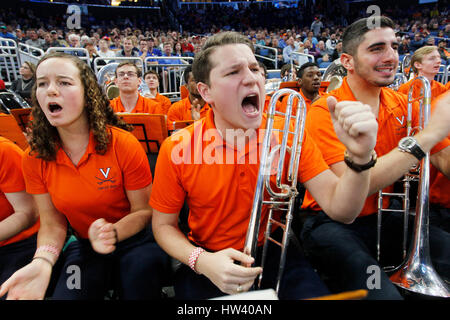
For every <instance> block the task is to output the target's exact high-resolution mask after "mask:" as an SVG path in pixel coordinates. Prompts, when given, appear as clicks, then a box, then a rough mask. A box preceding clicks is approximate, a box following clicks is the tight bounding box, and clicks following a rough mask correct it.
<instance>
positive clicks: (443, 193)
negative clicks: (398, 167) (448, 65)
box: [430, 98, 450, 208]
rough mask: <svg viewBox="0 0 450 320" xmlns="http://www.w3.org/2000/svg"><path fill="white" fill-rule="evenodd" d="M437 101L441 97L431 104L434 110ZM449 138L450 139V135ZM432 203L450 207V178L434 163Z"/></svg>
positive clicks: (431, 165) (431, 177) (432, 167)
mask: <svg viewBox="0 0 450 320" xmlns="http://www.w3.org/2000/svg"><path fill="white" fill-rule="evenodd" d="M437 101H439V98H437V99H436V100H435V101H434V102H433V104H432V105H431V110H432V111H433V109H434V107H435V106H436V103H437ZM447 138H448V139H450V135H449V136H447ZM430 203H434V204H438V205H440V206H442V207H444V208H450V179H448V178H447V177H446V176H445V175H443V174H442V173H441V172H440V171H439V170H438V169H436V167H435V166H433V164H432V163H430Z"/></svg>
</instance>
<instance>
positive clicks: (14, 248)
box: [0, 234, 36, 300]
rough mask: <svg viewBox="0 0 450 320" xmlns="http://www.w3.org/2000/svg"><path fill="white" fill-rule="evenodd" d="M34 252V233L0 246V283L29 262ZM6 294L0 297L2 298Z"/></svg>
mask: <svg viewBox="0 0 450 320" xmlns="http://www.w3.org/2000/svg"><path fill="white" fill-rule="evenodd" d="M35 252H36V234H35V235H32V236H31V237H29V238H27V239H24V240H21V241H18V242H14V243H11V244H7V245H6V246H2V247H0V285H1V284H2V283H3V282H5V281H6V280H8V278H9V277H10V276H12V275H13V273H14V272H16V271H17V270H19V269H21V268H22V267H24V266H26V265H27V264H29V263H30V262H31V259H32V258H33V256H34V253H35ZM5 298H6V296H4V297H3V298H0V300H4V299H5Z"/></svg>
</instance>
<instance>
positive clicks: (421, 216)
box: [377, 76, 450, 297]
mask: <svg viewBox="0 0 450 320" xmlns="http://www.w3.org/2000/svg"><path fill="white" fill-rule="evenodd" d="M416 81H419V82H420V83H421V84H422V90H421V94H420V96H419V97H417V98H413V97H412V94H413V90H414V83H415V82H416ZM415 101H420V111H419V127H418V128H417V129H418V130H421V129H423V128H424V127H425V126H426V125H427V123H428V118H429V116H430V104H431V87H430V83H429V81H428V80H427V79H426V78H425V77H422V76H419V77H416V78H415V79H414V81H413V82H412V85H411V87H410V90H409V92H408V116H407V134H408V136H409V135H412V134H413V129H415V128H412V124H411V123H412V120H411V119H412V104H413V103H414V102H415ZM415 169H417V168H415ZM417 171H418V172H419V173H418V174H413V173H411V172H410V173H407V174H406V175H405V177H404V179H403V181H404V193H403V194H402V193H400V194H393V193H383V191H382V190H381V191H379V198H378V221H377V258H378V260H379V258H380V230H381V214H382V212H383V211H393V210H389V209H383V208H382V204H383V201H382V197H383V195H394V196H395V195H396V196H400V197H402V198H403V199H404V202H403V210H400V211H402V212H403V213H404V230H403V232H404V234H403V258H404V260H403V262H402V264H401V265H400V266H397V267H394V268H390V270H389V271H392V272H393V274H392V275H391V276H390V279H391V281H392V282H393V283H394V284H395V285H397V286H399V287H401V288H403V289H405V290H408V291H411V292H415V293H419V294H424V295H430V296H436V297H450V291H449V289H448V288H447V285H446V284H445V282H444V281H443V280H442V279H441V278H440V276H439V275H438V274H437V273H436V271H435V269H434V268H433V264H432V262H431V257H430V246H429V187H430V186H429V180H430V176H429V175H430V154H429V152H428V153H426V155H425V157H424V158H423V159H422V160H421V161H420V163H419V169H417ZM414 179H417V181H418V185H419V188H418V193H417V202H416V210H415V211H416V213H415V222H414V233H413V238H412V242H411V245H410V247H409V251H408V252H407V251H406V242H407V234H408V227H407V225H408V215H409V182H410V181H412V180H414Z"/></svg>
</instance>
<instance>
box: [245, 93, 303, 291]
mask: <svg viewBox="0 0 450 320" xmlns="http://www.w3.org/2000/svg"><path fill="white" fill-rule="evenodd" d="M285 95H289V96H288V101H287V107H286V113H282V112H279V111H276V103H277V101H278V100H279V99H280V98H281V97H283V96H285ZM294 98H297V99H298V104H297V113H296V115H293V112H294V111H295V110H294V109H293V103H294ZM275 116H281V117H282V118H283V119H284V127H283V129H282V130H280V129H275V128H274V118H275ZM291 119H292V120H293V122H294V131H290V125H291ZM305 119H306V104H305V101H304V100H303V98H302V96H301V95H300V94H299V93H298V92H296V91H294V90H291V89H280V90H278V91H276V92H275V93H274V94H273V96H272V98H271V100H270V104H269V108H268V111H267V123H266V131H265V135H264V141H263V146H262V153H261V157H260V167H259V172H258V179H257V182H256V187H255V193H254V198H253V207H252V212H251V215H250V220H249V227H248V229H247V235H246V239H245V244H244V253H246V254H248V255H250V256H252V257H255V256H256V251H257V245H258V237H259V228H260V223H261V212H262V210H263V208H264V209H265V210H268V211H269V213H268V220H267V225H266V230H265V236H264V245H263V251H262V256H261V266H262V267H263V270H264V263H265V260H266V255H267V248H268V241H272V242H273V243H275V244H277V245H278V246H280V247H281V256H280V264H279V269H278V274H277V282H276V289H275V291H276V292H277V294H278V291H279V287H280V282H281V277H282V275H283V271H284V265H285V262H286V248H287V246H288V243H289V234H290V229H291V222H292V218H293V209H294V203H295V198H296V196H297V195H298V191H297V172H298V165H299V161H300V154H301V148H302V142H303V132H304V127H305ZM275 132H278V133H279V134H281V137H280V138H281V139H279V140H277V143H279V141H280V140H281V143H280V144H276V145H274V143H273V134H274V133H275ZM288 140H291V141H292V145H291V146H288ZM287 152H289V153H290V155H289V159H288V166H287V170H288V172H287V173H286V172H285V170H284V169H285V168H286V166H285V159H286V156H287V154H286V153H287ZM273 164H274V165H276V177H275V185H276V189H277V190H274V189H272V186H271V169H272V165H273ZM283 178H285V181H282V179H283ZM274 211H284V212H286V218H285V223H283V222H281V221H278V220H276V219H275V218H274V217H273V213H274ZM273 224H274V225H276V226H279V227H281V228H282V229H283V238H282V242H281V243H280V242H278V241H276V240H275V239H273V238H272V237H270V231H271V230H272V225H273ZM262 277H263V273H261V274H260V276H259V279H258V283H257V284H255V285H256V288H257V289H259V288H260V287H261V280H262Z"/></svg>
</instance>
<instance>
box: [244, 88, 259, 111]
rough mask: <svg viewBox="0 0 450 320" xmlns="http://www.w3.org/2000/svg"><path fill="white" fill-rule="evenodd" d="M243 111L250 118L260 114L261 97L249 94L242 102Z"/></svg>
mask: <svg viewBox="0 0 450 320" xmlns="http://www.w3.org/2000/svg"><path fill="white" fill-rule="evenodd" d="M242 110H244V113H245V114H246V115H248V116H255V115H258V114H259V96H258V95H257V94H255V93H252V94H249V95H248V96H246V97H245V98H244V99H243V100H242Z"/></svg>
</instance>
